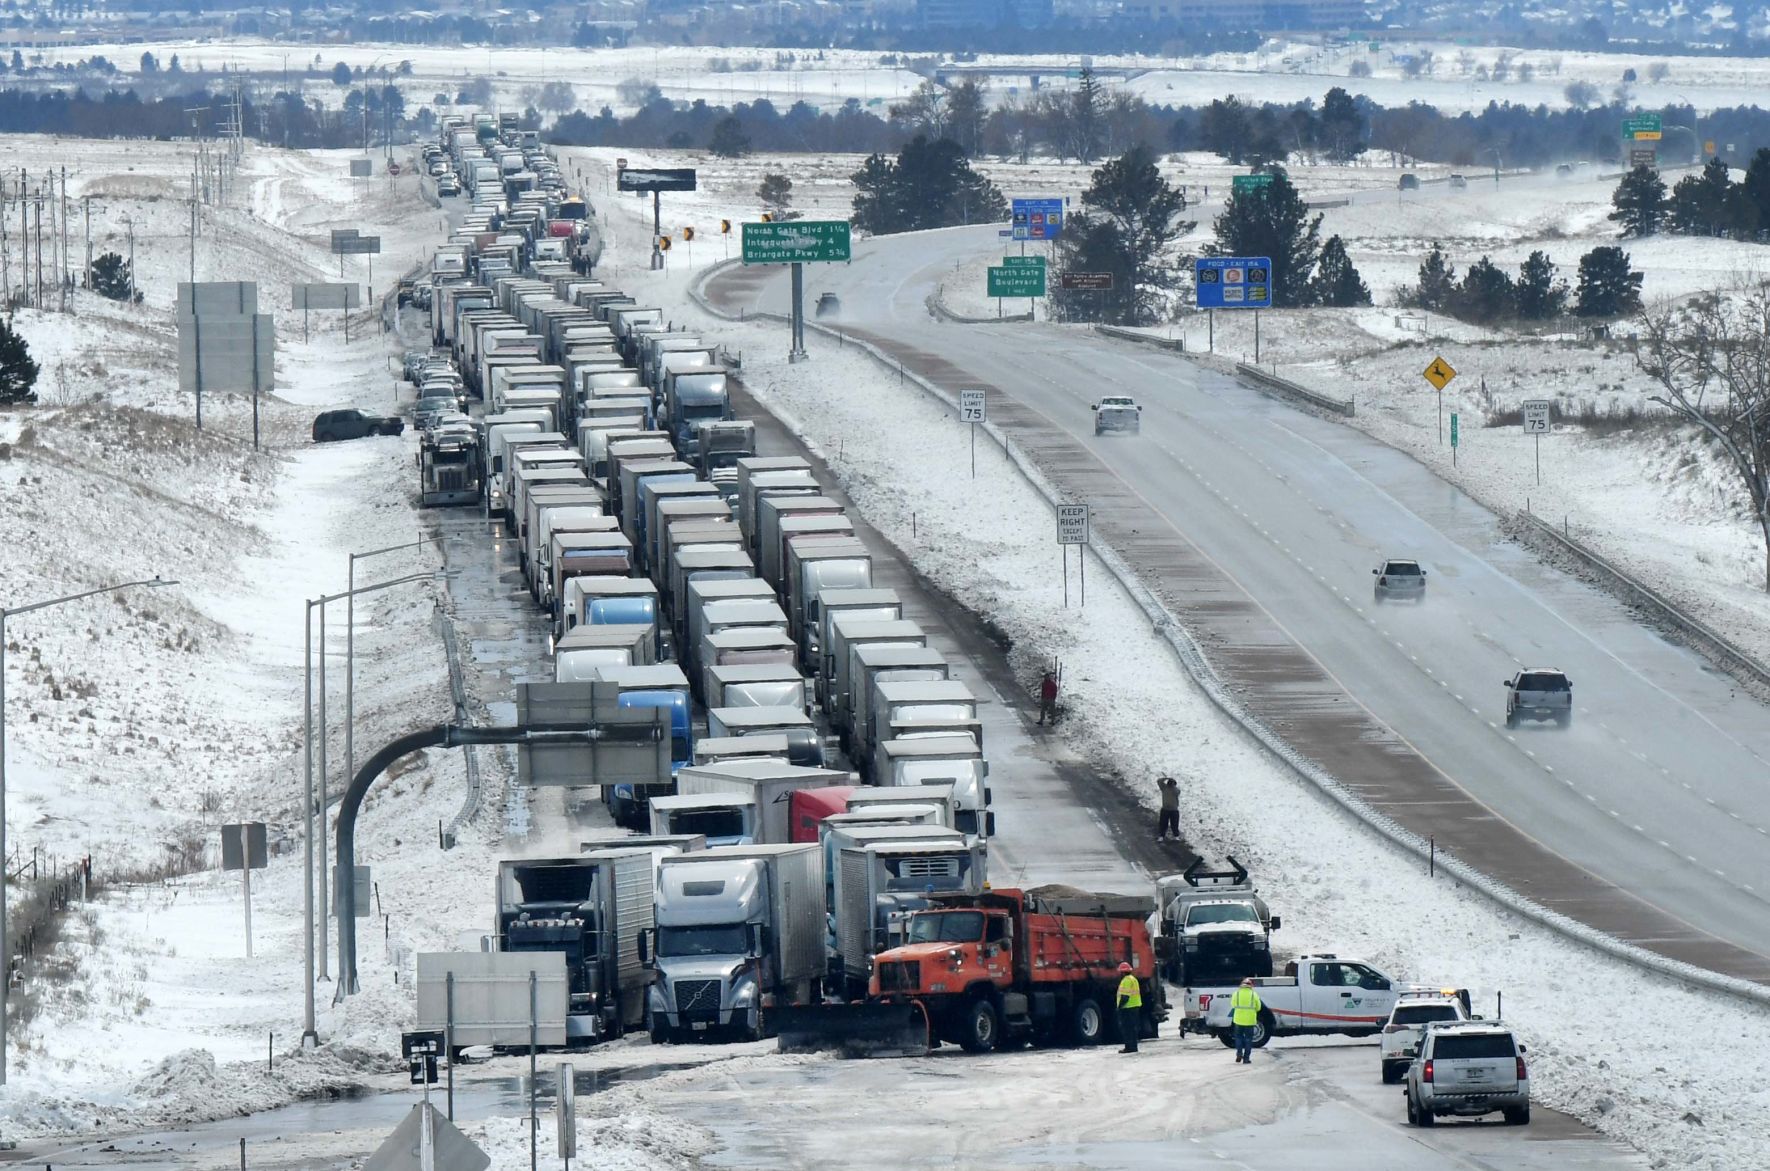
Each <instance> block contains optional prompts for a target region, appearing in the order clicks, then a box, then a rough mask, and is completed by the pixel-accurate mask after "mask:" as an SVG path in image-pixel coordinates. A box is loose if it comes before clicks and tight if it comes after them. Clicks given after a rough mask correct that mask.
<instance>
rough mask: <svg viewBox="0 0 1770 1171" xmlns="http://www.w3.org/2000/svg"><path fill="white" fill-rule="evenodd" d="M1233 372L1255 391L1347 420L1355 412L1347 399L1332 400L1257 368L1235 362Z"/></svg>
mask: <svg viewBox="0 0 1770 1171" xmlns="http://www.w3.org/2000/svg"><path fill="white" fill-rule="evenodd" d="M1235 372H1236V373H1237V374H1240V375H1241V376H1242V377H1243V378H1245V379H1247V380H1248V381H1249V382H1252V383H1253V384H1254V385H1255V387H1256V388H1257V389H1259V390H1263V391H1271V392H1272V393H1274V394H1277V395H1278V396H1280V397H1281V398H1288V399H1291V400H1292V401H1294V402H1300V403H1306V404H1307V405H1309V406H1312V407H1320V408H1321V409H1322V410H1324V411H1332V412H1334V413H1335V414H1336V415H1345V416H1346V417H1347V418H1348V419H1350V418H1351V417H1352V416H1353V414H1354V413H1355V412H1356V408H1355V407H1354V405H1353V402H1352V400H1351V399H1349V398H1348V399H1339V398H1334V397H1333V396H1332V395H1326V394H1322V393H1321V392H1320V391H1316V390H1310V389H1309V388H1308V387H1307V386H1301V385H1299V384H1297V383H1295V382H1292V381H1291V380H1290V379H1288V378H1280V377H1279V376H1278V375H1276V374H1269V373H1267V372H1266V371H1264V370H1262V369H1260V368H1259V367H1258V366H1249V365H1248V364H1247V363H1245V362H1237V363H1236V364H1235Z"/></svg>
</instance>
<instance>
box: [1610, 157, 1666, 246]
mask: <svg viewBox="0 0 1770 1171" xmlns="http://www.w3.org/2000/svg"><path fill="white" fill-rule="evenodd" d="M1610 202H1611V205H1612V206H1613V207H1615V208H1616V210H1615V211H1613V212H1611V213H1610V218H1611V219H1612V220H1614V221H1616V222H1617V223H1619V224H1621V225H1622V234H1623V235H1624V236H1651V235H1654V234H1655V233H1656V232H1658V231H1659V229H1660V225H1661V223H1663V222H1664V220H1665V214H1666V185H1665V180H1663V179H1661V178H1660V177H1659V172H1658V171H1656V170H1654V169H1653V168H1652V167H1649V166H1645V165H1643V166H1639V167H1636V168H1635V169H1634V170H1632V171H1630V172H1629V173H1628V174H1626V175H1624V176H1623V178H1622V182H1620V183H1618V184H1617V185H1616V191H1615V192H1613V193H1612V194H1611V196H1610Z"/></svg>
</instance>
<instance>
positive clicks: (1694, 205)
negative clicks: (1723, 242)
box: [1610, 148, 1770, 241]
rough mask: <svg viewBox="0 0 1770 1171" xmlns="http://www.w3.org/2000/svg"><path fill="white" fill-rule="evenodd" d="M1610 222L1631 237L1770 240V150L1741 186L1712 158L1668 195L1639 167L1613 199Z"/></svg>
mask: <svg viewBox="0 0 1770 1171" xmlns="http://www.w3.org/2000/svg"><path fill="white" fill-rule="evenodd" d="M1610 202H1611V206H1612V208H1614V210H1613V211H1612V212H1611V213H1610V219H1611V220H1612V221H1613V222H1615V223H1617V224H1619V225H1621V227H1622V234H1623V235H1625V236H1653V235H1657V234H1659V233H1660V232H1669V233H1671V234H1674V235H1680V236H1717V237H1725V238H1728V239H1733V240H1756V241H1762V240H1764V239H1766V238H1770V148H1763V149H1760V150H1759V151H1758V152H1757V153H1756V154H1755V155H1753V156H1752V159H1751V162H1750V163H1748V164H1747V165H1746V168H1745V174H1744V175H1743V176H1742V177H1741V179H1740V181H1739V182H1737V183H1735V182H1734V181H1733V175H1732V172H1731V170H1730V169H1729V168H1728V166H1727V164H1726V163H1724V162H1722V161H1721V160H1720V159H1716V158H1711V159H1710V160H1709V161H1708V162H1706V163H1704V164H1703V168H1702V170H1701V171H1699V172H1697V173H1694V174H1689V175H1685V176H1684V177H1683V178H1681V179H1679V180H1678V182H1677V184H1676V185H1675V186H1673V187H1672V188H1671V190H1670V192H1668V191H1667V190H1666V184H1665V180H1664V179H1662V178H1660V174H1659V172H1658V171H1657V170H1655V169H1654V168H1652V167H1648V166H1638V167H1635V168H1634V169H1633V170H1631V171H1629V173H1628V174H1626V175H1624V176H1623V177H1622V180H1621V182H1619V183H1618V184H1617V185H1616V190H1615V191H1614V192H1613V193H1612V194H1611V197H1610Z"/></svg>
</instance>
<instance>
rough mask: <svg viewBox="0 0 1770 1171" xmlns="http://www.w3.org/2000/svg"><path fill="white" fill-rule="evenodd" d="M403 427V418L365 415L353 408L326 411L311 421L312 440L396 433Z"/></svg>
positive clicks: (332, 439)
mask: <svg viewBox="0 0 1770 1171" xmlns="http://www.w3.org/2000/svg"><path fill="white" fill-rule="evenodd" d="M405 429H406V421H405V420H404V419H397V418H393V417H390V416H386V415H365V414H364V413H363V412H361V411H359V410H356V409H355V408H352V409H350V410H344V411H326V412H324V413H322V414H321V415H320V417H319V418H317V419H315V420H314V421H313V441H314V442H315V443H335V442H337V441H339V440H342V439H361V438H363V437H364V436H366V435H398V434H399V433H400V432H402V431H404V430H405Z"/></svg>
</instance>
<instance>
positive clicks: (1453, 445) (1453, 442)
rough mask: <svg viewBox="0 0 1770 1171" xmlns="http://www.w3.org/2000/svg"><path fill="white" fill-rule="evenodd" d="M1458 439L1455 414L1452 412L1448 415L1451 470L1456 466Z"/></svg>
mask: <svg viewBox="0 0 1770 1171" xmlns="http://www.w3.org/2000/svg"><path fill="white" fill-rule="evenodd" d="M1460 437H1461V436H1460V433H1459V429H1458V427H1457V413H1456V412H1455V411H1452V412H1451V413H1450V466H1451V467H1453V468H1454V467H1456V466H1457V440H1458V439H1459V438H1460Z"/></svg>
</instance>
